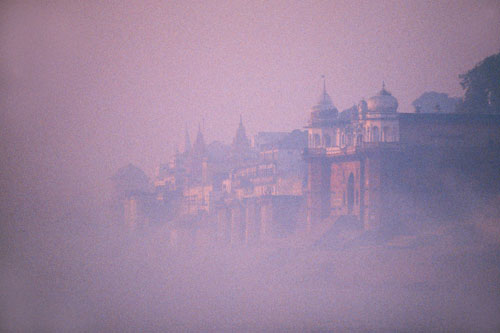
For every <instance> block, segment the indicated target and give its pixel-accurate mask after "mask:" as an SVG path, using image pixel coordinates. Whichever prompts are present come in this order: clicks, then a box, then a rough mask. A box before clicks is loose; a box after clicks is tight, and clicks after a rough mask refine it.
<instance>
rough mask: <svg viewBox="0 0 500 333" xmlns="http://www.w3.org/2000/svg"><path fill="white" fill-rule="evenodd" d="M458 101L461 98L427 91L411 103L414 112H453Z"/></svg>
mask: <svg viewBox="0 0 500 333" xmlns="http://www.w3.org/2000/svg"><path fill="white" fill-rule="evenodd" d="M460 101H461V98H458V97H449V96H448V94H444V93H438V92H435V91H428V92H425V93H423V94H422V95H420V97H419V98H417V99H416V100H414V101H413V102H412V103H411V104H412V105H413V107H414V108H415V112H416V113H421V112H422V113H451V112H455V110H456V106H457V104H458V103H459V102H460Z"/></svg>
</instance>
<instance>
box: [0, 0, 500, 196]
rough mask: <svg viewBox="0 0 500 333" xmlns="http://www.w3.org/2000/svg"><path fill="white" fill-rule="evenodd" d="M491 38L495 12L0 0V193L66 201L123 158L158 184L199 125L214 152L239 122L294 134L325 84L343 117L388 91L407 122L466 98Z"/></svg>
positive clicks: (484, 5) (478, 5) (498, 21)
mask: <svg viewBox="0 0 500 333" xmlns="http://www.w3.org/2000/svg"><path fill="white" fill-rule="evenodd" d="M498 36H500V5H499V4H498V1H331V2H328V1H270V2H262V1H252V2H242V1H228V2H220V1H208V2H188V1H182V2H161V1H136V2H106V3H99V2H66V1H52V2H27V3H19V2H15V1H6V2H3V3H2V4H1V5H0V50H1V52H0V71H1V74H2V75H1V77H2V78H1V80H2V81H1V83H0V107H1V114H0V123H1V126H2V131H1V133H2V134H1V135H2V141H3V146H2V149H3V150H4V155H3V156H9V161H8V162H5V161H4V165H3V168H5V169H6V170H9V171H8V172H7V173H5V174H4V177H5V178H6V180H4V182H5V184H7V185H8V186H10V187H12V190H13V191H22V190H23V189H24V190H26V188H30V190H33V191H35V192H37V191H38V192H40V193H44V192H46V189H47V186H48V188H49V190H48V193H51V195H52V194H53V195H54V197H59V196H62V197H64V196H65V195H72V194H74V193H76V192H78V191H83V192H86V191H87V189H88V188H92V187H95V186H97V183H100V182H102V180H103V179H105V178H106V177H108V176H109V175H110V174H111V173H112V172H113V171H114V170H116V169H118V168H119V167H121V166H123V165H125V164H127V163H129V162H131V163H134V164H136V165H138V166H139V167H141V168H143V169H144V170H145V171H146V172H147V173H148V175H152V173H153V170H154V167H155V166H156V165H157V164H158V163H160V162H167V161H168V159H169V158H170V157H171V156H172V153H173V151H174V148H175V146H176V145H177V146H179V147H182V144H183V141H184V128H185V124H186V123H187V124H188V125H189V131H190V135H191V138H194V136H195V135H196V131H197V128H198V123H199V122H201V121H202V119H203V118H204V119H205V133H204V136H205V139H206V141H207V142H211V141H213V140H220V141H223V142H225V143H230V142H231V140H232V138H233V136H234V134H235V132H236V129H237V126H238V122H239V116H240V114H242V116H243V121H244V124H245V126H246V129H247V133H248V134H249V135H255V134H256V133H257V132H258V131H290V130H293V129H296V128H302V127H303V126H304V125H305V124H306V122H307V118H308V114H309V109H310V107H311V106H312V105H313V104H314V103H315V101H316V99H317V98H318V96H319V94H320V93H321V89H322V79H321V75H325V76H326V85H327V90H328V92H329V94H330V96H331V97H332V100H333V103H334V104H335V106H336V107H337V108H338V109H339V110H343V109H346V108H349V107H351V106H352V105H353V104H354V103H357V102H358V101H359V100H360V99H361V98H369V97H371V96H373V95H374V94H376V93H377V92H378V91H379V90H380V88H381V85H382V81H385V83H386V86H387V89H388V90H389V91H391V92H392V94H393V95H394V96H395V97H396V98H397V99H398V100H399V111H400V112H412V110H413V107H412V106H411V102H412V101H413V100H415V99H416V98H418V97H419V96H420V95H421V94H423V93H424V92H427V91H437V92H443V93H447V94H449V95H450V96H452V97H454V96H462V94H463V92H462V89H461V87H460V84H459V78H458V75H459V74H461V73H464V72H466V71H467V70H469V69H471V68H473V66H474V65H475V64H477V63H478V62H479V61H481V60H482V59H484V58H485V57H487V56H489V55H492V54H494V53H497V52H499V51H500V38H498ZM32 179H37V183H36V184H35V185H33V184H32V183H31V182H32ZM38 192H37V193H38Z"/></svg>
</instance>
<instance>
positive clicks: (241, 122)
mask: <svg viewBox="0 0 500 333" xmlns="http://www.w3.org/2000/svg"><path fill="white" fill-rule="evenodd" d="M240 126H243V117H242V116H241V113H240Z"/></svg>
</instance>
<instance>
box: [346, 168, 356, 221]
mask: <svg viewBox="0 0 500 333" xmlns="http://www.w3.org/2000/svg"><path fill="white" fill-rule="evenodd" d="M353 207H354V176H353V174H352V172H351V174H350V175H349V179H348V181H347V214H349V215H351V214H352V209H353Z"/></svg>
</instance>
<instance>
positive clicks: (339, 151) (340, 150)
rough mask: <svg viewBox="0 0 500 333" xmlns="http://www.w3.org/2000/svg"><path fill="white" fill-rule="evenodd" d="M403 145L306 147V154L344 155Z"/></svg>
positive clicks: (369, 144) (388, 143)
mask: <svg viewBox="0 0 500 333" xmlns="http://www.w3.org/2000/svg"><path fill="white" fill-rule="evenodd" d="M400 147H401V145H400V143H399V142H362V143H361V144H357V145H352V146H345V147H326V148H324V147H318V148H306V149H304V155H306V156H311V157H312V156H332V157H333V156H344V155H352V154H356V153H362V152H368V151H372V150H382V149H383V150H387V149H390V150H394V149H399V148H400Z"/></svg>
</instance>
